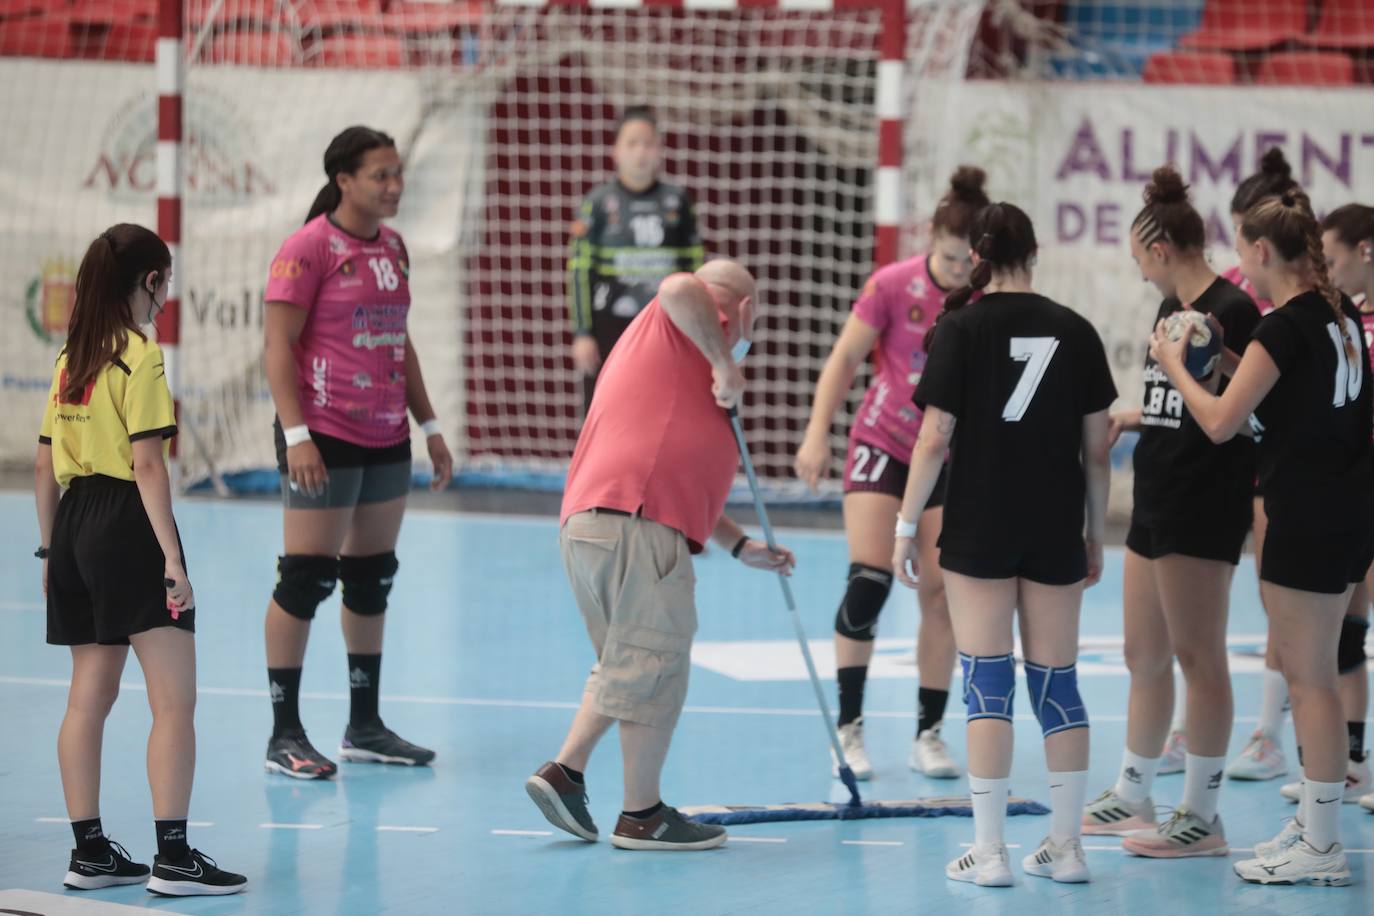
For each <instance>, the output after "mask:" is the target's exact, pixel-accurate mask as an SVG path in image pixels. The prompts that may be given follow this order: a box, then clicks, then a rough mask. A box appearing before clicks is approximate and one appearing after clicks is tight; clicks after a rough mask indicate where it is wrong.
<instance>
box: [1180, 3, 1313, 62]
mask: <svg viewBox="0 0 1374 916" xmlns="http://www.w3.org/2000/svg"><path fill="white" fill-rule="evenodd" d="M1306 31H1307V0H1207V6H1206V7H1205V8H1204V9H1203V11H1202V25H1200V26H1198V29H1197V31H1195V32H1190V33H1188V34H1187V35H1184V36H1183V37H1182V38H1180V39H1179V40H1178V44H1179V47H1183V48H1192V49H1194V50H1197V51H1257V50H1260V49H1263V48H1272V47H1274V46H1275V45H1277V44H1280V43H1282V42H1285V41H1289V40H1291V39H1294V38H1297V37H1298V36H1300V35H1301V34H1302V33H1304V32H1306Z"/></svg>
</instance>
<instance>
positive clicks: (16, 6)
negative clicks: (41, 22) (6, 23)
mask: <svg viewBox="0 0 1374 916" xmlns="http://www.w3.org/2000/svg"><path fill="white" fill-rule="evenodd" d="M47 8H48V4H47V3H46V2H45V0H0V20H4V19H23V18H25V17H27V16H32V15H34V14H36V13H41V12H44V11H45V10H47Z"/></svg>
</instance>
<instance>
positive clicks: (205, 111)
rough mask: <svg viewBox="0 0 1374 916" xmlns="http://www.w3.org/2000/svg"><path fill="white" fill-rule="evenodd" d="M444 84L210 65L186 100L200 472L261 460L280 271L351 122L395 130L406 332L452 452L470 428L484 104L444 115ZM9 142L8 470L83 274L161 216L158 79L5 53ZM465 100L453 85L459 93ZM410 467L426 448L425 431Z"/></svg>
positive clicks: (195, 72)
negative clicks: (275, 274) (468, 283)
mask: <svg viewBox="0 0 1374 916" xmlns="http://www.w3.org/2000/svg"><path fill="white" fill-rule="evenodd" d="M433 79H434V75H433V74H428V75H427V76H426V77H422V76H421V75H418V74H408V73H400V72H384V73H358V72H340V71H324V70H299V69H294V70H271V71H263V70H251V69H246V68H221V67H204V68H194V69H192V70H191V71H190V73H189V85H188V88H187V92H186V98H185V109H186V110H185V120H186V138H187V142H186V146H185V182H186V188H187V191H186V200H185V215H184V223H183V227H182V239H183V245H182V258H183V263H180V264H177V265H175V269H174V270H175V274H176V276H175V278H174V281H173V282H174V283H175V284H176V288H177V290H178V291H179V294H180V296H181V300H182V358H181V363H180V366H179V373H178V380H177V381H178V385H179V388H180V395H181V397H182V402H183V426H184V427H186V428H188V431H189V432H190V433H192V435H188V436H186V437H184V438H183V439H182V442H181V449H182V454H183V455H184V456H185V457H186V458H187V459H188V460H189V463H190V466H191V467H192V468H193V469H203V467H204V465H203V461H202V458H203V454H202V450H201V449H198V448H197V447H196V440H197V439H199V440H200V442H201V444H202V445H203V449H204V451H205V452H208V454H210V455H213V457H214V460H215V463H216V465H217V466H218V467H219V469H220V470H222V471H236V470H242V469H249V468H267V467H271V466H272V465H273V464H274V459H273V453H272V446H271V429H270V427H271V422H272V415H273V410H272V406H271V399H270V396H269V394H268V391H267V386H266V379H265V377H264V376H263V373H262V368H261V354H262V321H263V309H262V293H263V288H264V285H265V281H266V276H267V269H268V264H269V262H270V261H271V258H272V255H273V254H274V253H275V252H276V249H277V247H278V246H279V245H280V244H281V242H282V240H283V239H285V238H286V236H287V235H289V234H290V233H291V232H292V231H294V230H295V229H296V228H297V227H299V226H300V225H301V223H302V221H303V220H304V217H305V215H306V211H307V210H308V208H309V206H310V204H311V202H312V201H313V200H314V197H315V194H316V193H317V192H318V191H319V189H320V188H321V187H322V186H323V184H324V182H325V176H324V172H323V167H322V160H323V154H324V150H325V147H326V146H327V145H328V143H329V141H330V139H331V138H332V137H333V136H334V135H335V134H336V133H337V132H338V131H340V130H341V129H343V128H344V127H347V126H348V125H350V124H366V125H368V126H371V127H376V128H378V129H380V130H384V131H386V132H387V133H390V134H391V135H392V136H394V137H396V139H397V142H398V145H399V146H400V149H401V152H402V155H404V156H405V157H406V169H407V173H406V175H407V185H408V186H407V190H406V194H405V198H404V200H403V202H402V205H401V213H400V216H399V218H398V219H397V220H396V223H395V225H396V228H397V229H398V230H399V231H400V232H401V233H402V234H403V236H404V237H405V239H406V244H407V246H408V247H409V249H410V255H411V277H410V282H411V289H412V291H413V294H414V308H413V310H412V312H411V318H410V330H411V334H412V337H413V339H414V340H415V345H416V349H417V350H418V352H419V354H420V357H421V360H422V363H423V365H424V370H425V378H426V382H427V383H428V387H429V390H430V394H431V398H432V399H433V400H434V403H435V408H436V409H437V410H438V412H439V416H440V418H441V420H442V421H443V423H444V428H445V431H446V433H447V434H448V436H449V439H450V443H451V444H456V433H457V432H458V431H459V430H460V429H461V422H462V386H461V383H460V374H461V312H462V309H461V302H460V298H461V284H460V281H461V277H460V267H461V265H460V260H459V258H460V255H459V250H458V249H459V230H460V227H461V214H462V212H463V208H464V202H465V201H464V198H465V195H466V194H468V193H470V192H471V190H472V189H473V188H474V187H480V185H478V184H476V183H475V180H474V179H475V177H476V176H477V175H478V173H479V172H480V163H481V155H480V144H481V136H482V132H481V125H482V119H483V115H482V111H481V109H480V107H478V106H477V105H475V104H472V103H468V104H461V103H460V104H456V105H448V106H436V105H434V104H433V101H434V85H433V82H432V80H433ZM0 86H4V87H7V88H5V89H0V93H3V94H0V100H4V106H3V110H4V115H5V122H6V124H7V125H8V126H10V127H11V129H12V133H11V137H12V138H14V139H13V140H12V141H11V142H10V143H9V144H7V149H6V153H5V156H6V165H5V168H4V170H3V171H0V317H3V326H4V328H5V331H4V335H3V343H0V349H2V352H0V360H3V366H4V368H3V398H4V404H5V414H6V416H7V417H8V418H10V419H11V420H12V421H13V422H10V423H6V424H4V426H3V427H2V428H0V461H4V462H7V463H14V462H16V461H26V460H29V459H31V457H32V454H33V447H34V443H35V441H36V439H37V434H38V423H39V417H40V416H41V413H42V410H43V402H44V396H45V394H46V392H47V388H48V384H49V381H50V378H51V370H52V364H53V360H54V359H55V358H56V355H57V352H58V349H59V347H60V346H61V343H62V340H63V335H64V331H65V327H66V323H67V317H68V314H69V309H70V298H71V288H72V282H73V279H74V277H75V271H76V266H77V264H78V263H79V262H80V259H81V256H82V254H83V253H84V251H85V246H86V245H88V244H89V243H90V241H91V239H92V238H94V237H95V236H96V235H97V234H98V233H99V232H100V231H101V230H103V229H105V228H106V227H107V226H109V225H111V224H113V223H116V222H122V221H126V222H137V223H142V224H143V225H146V226H149V227H155V225H156V207H155V196H154V182H155V169H156V161H155V141H156V108H157V99H156V95H155V86H154V74H153V68H152V67H147V66H131V65H126V64H94V63H93V64H85V63H73V62H62V63H57V62H44V61H31V60H7V61H0ZM455 97H460V96H458V95H456V94H454V95H451V96H450V98H455ZM416 444H417V446H418V450H417V457H423V456H424V455H425V454H426V453H425V451H424V448H423V442H422V441H418V440H417V443H416Z"/></svg>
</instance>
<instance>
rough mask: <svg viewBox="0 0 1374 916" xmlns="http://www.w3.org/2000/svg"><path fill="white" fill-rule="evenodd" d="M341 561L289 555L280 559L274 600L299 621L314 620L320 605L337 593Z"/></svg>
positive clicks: (306, 555)
mask: <svg viewBox="0 0 1374 916" xmlns="http://www.w3.org/2000/svg"><path fill="white" fill-rule="evenodd" d="M338 579H339V558H338V557H316V556H310V555H308V554H290V553H289V554H287V555H286V556H284V557H278V558H277V587H276V589H275V590H273V592H272V600H273V601H275V602H277V605H278V607H280V608H281V609H282V610H283V611H286V613H288V614H290V615H291V616H292V617H295V618H297V619H299V620H312V619H314V617H315V609H316V608H318V607H319V606H320V602H321V601H323V600H324V599H326V598H328V597H329V596H330V595H332V594H333V593H334V585H335V583H336V582H338Z"/></svg>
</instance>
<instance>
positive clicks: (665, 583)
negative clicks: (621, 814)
mask: <svg viewBox="0 0 1374 916" xmlns="http://www.w3.org/2000/svg"><path fill="white" fill-rule="evenodd" d="M558 541H559V546H560V547H561V548H562V552H563V566H564V568H565V569H566V570H567V573H568V581H569V582H571V583H572V590H573V596H574V597H575V598H576V600H577V606H578V608H579V609H580V610H581V611H582V618H583V620H584V622H585V623H586V625H587V635H589V636H590V637H591V638H592V646H593V647H595V649H596V665H595V666H594V667H593V668H592V673H591V676H590V677H588V678H587V686H586V691H587V693H588V694H590V695H591V697H592V701H593V706H594V709H595V710H596V711H597V712H599V713H601V714H602V715H604V716H610V717H611V718H614V719H625V720H627V721H630V722H637V723H640V724H642V725H649V726H652V727H654V728H672V727H673V726H674V725H676V724H677V719H678V716H679V715H680V714H681V712H682V705H683V702H684V701H685V700H686V698H687V675H688V672H689V669H690V668H691V650H692V637H693V635H695V634H696V631H697V609H696V600H695V594H694V593H695V590H696V575H695V573H694V572H693V571H692V554H691V551H690V550H689V549H688V547H687V539H686V538H685V537H683V536H682V534H681V533H679V532H677V531H674V530H673V529H672V528H668V527H666V526H664V525H660V524H658V523H657V522H651V521H649V520H648V519H645V518H639V517H637V516H628V515H618V514H614V513H610V512H604V511H598V510H595V509H593V510H589V511H587V512H579V513H578V514H577V515H574V516H573V517H572V518H570V519H568V522H567V524H566V525H564V526H563V530H562V531H561V532H560V533H559V537H558Z"/></svg>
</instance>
